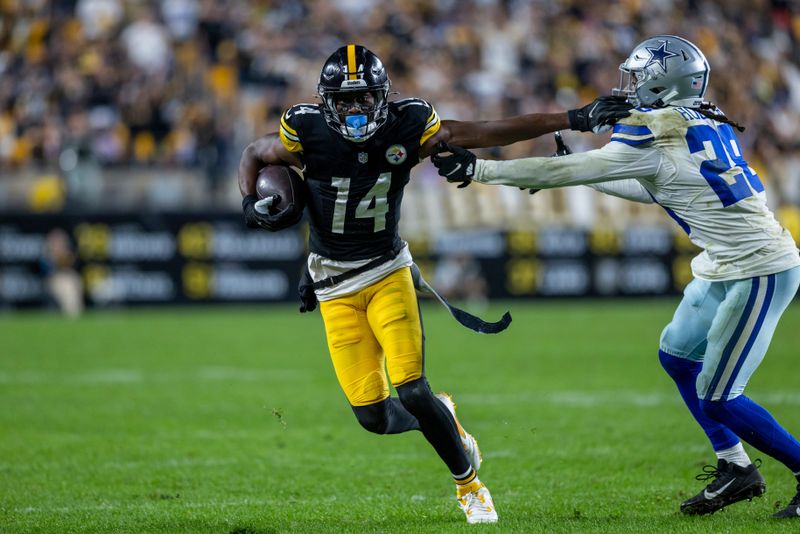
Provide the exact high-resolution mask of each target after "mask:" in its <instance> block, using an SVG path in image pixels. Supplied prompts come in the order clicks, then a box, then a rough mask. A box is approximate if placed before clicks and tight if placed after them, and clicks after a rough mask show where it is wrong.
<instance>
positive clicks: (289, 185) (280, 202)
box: [256, 165, 306, 215]
mask: <svg viewBox="0 0 800 534" xmlns="http://www.w3.org/2000/svg"><path fill="white" fill-rule="evenodd" d="M256 195H257V196H258V198H259V200H263V199H265V198H269V197H273V196H274V197H276V198H275V199H274V201H273V203H272V204H271V205H270V206H269V210H268V212H269V214H270V215H274V214H275V213H278V212H280V211H282V210H283V209H285V208H286V207H287V206H288V205H290V204H295V207H296V208H297V209H300V210H302V209H303V208H305V205H306V195H305V183H304V182H303V178H301V177H300V175H299V174H298V173H297V171H295V170H294V169H293V168H291V167H288V166H285V165H267V166H266V167H264V168H263V169H261V170H260V171H258V179H257V180H256ZM276 195H277V196H276Z"/></svg>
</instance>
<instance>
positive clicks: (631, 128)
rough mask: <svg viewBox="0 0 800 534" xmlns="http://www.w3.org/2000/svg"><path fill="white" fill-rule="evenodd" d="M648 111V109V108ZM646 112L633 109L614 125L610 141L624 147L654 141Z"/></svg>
mask: <svg viewBox="0 0 800 534" xmlns="http://www.w3.org/2000/svg"><path fill="white" fill-rule="evenodd" d="M648 111H649V108H648ZM647 118H648V117H647V112H643V111H641V110H640V109H638V108H637V109H634V110H632V111H631V114H630V115H629V116H628V117H625V118H624V119H620V121H619V122H617V123H616V124H615V125H614V129H613V130H612V134H611V140H612V141H617V142H619V143H625V144H626V145H631V146H639V145H644V144H646V143H650V142H651V141H654V140H655V135H654V134H653V131H652V130H651V129H650V126H649V122H650V121H648V120H647Z"/></svg>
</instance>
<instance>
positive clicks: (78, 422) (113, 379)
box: [0, 0, 800, 534]
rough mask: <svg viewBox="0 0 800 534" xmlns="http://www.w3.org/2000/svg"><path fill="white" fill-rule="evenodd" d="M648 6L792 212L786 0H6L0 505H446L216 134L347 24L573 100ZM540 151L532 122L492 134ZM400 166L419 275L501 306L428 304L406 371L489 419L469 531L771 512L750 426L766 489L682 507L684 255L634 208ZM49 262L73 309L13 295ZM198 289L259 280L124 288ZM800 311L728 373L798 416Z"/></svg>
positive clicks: (209, 518) (408, 516)
mask: <svg viewBox="0 0 800 534" xmlns="http://www.w3.org/2000/svg"><path fill="white" fill-rule="evenodd" d="M665 32H673V33H679V34H681V35H684V36H686V37H687V38H689V39H692V40H693V41H695V42H696V43H697V44H699V45H700V46H701V47H702V48H703V50H705V51H706V53H707V54H708V58H709V61H710V62H711V64H712V73H711V91H710V94H709V97H710V98H711V99H712V100H713V101H715V102H718V103H719V104H720V105H721V106H722V107H723V109H724V110H725V111H726V112H727V113H728V114H729V115H730V116H731V117H732V118H734V119H735V120H738V121H740V122H743V123H744V124H746V125H747V127H748V129H747V130H746V132H744V133H743V134H741V135H739V139H740V140H741V142H742V144H743V145H744V150H745V152H746V155H747V157H748V160H749V161H750V162H751V163H752V164H753V167H754V168H755V169H756V170H757V172H758V173H759V174H760V176H761V178H762V180H763V181H764V182H765V184H766V186H767V192H768V195H769V203H770V205H771V206H772V207H773V208H775V209H776V210H777V212H778V213H779V215H780V217H781V219H782V220H783V222H784V223H785V224H786V225H787V226H789V227H790V228H791V230H792V232H793V234H794V236H795V237H796V238H797V237H800V217H799V216H798V206H799V205H800V179H799V178H798V177H799V176H800V150H798V148H799V147H798V139H800V135H799V134H800V131H798V130H799V129H800V81H798V79H800V71H799V68H800V50H798V46H799V45H798V43H800V11H798V5H797V2H791V1H787V2H770V1H765V0H749V1H746V2H745V1H740V0H731V1H722V0H719V1H713V2H709V1H706V2H702V1H689V0H681V1H678V0H673V1H670V0H648V1H644V0H642V1H636V0H627V1H619V2H609V1H594V2H579V1H555V0H554V1H536V2H513V1H509V2H501V1H491V0H474V1H456V0H430V1H413V0H411V1H404V2H392V3H390V2H385V1H380V0H336V1H334V0H330V1H328V0H325V1H323V0H320V1H286V2H268V1H259V2H256V1H252V2H244V1H238V0H229V1H221V0H163V1H158V2H136V1H133V0H128V1H123V0H80V1H68V0H61V1H55V0H53V1H49V2H48V1H44V0H0V407H2V409H0V532H47V533H50V532H114V533H118V532H130V533H140V532H169V533H173V532H209V533H211V532H213V533H220V532H223V533H225V532H229V533H231V534H234V533H236V534H256V533H265V534H266V533H275V532H291V533H296V532H308V533H314V534H317V533H319V532H348V533H352V532H356V533H359V534H366V533H376V534H377V533H381V534H385V533H387V532H398V533H407V532H426V533H427V532H430V533H436V534H441V533H443V532H464V528H465V525H464V517H463V514H462V513H461V512H460V511H459V510H458V509H457V507H456V505H455V501H454V499H453V494H452V490H453V488H452V482H451V479H450V477H449V475H448V474H447V473H446V472H445V470H443V468H442V465H441V462H440V460H439V459H438V458H437V457H436V455H435V454H434V453H433V452H432V451H431V449H430V447H429V446H428V445H427V444H426V443H425V442H424V440H423V439H422V438H421V436H420V435H419V434H418V433H406V434H403V435H400V436H392V437H385V436H377V435H373V434H369V433H367V432H364V431H362V430H361V429H360V428H359V426H358V424H357V423H356V421H355V420H354V419H353V416H352V413H351V410H350V408H349V407H348V405H347V403H346V402H345V400H344V398H343V396H342V393H341V391H340V388H339V386H338V384H337V383H336V378H335V376H334V373H333V372H332V369H331V365H330V361H329V357H328V356H327V354H326V348H325V335H324V328H323V325H322V320H321V318H320V315H319V314H318V313H313V314H304V315H300V314H298V313H297V312H296V304H295V303H294V302H293V301H294V288H293V285H294V277H295V276H296V271H297V266H298V264H299V263H300V262H301V258H302V257H303V254H304V250H303V246H304V241H303V239H304V235H303V230H298V231H286V232H281V233H277V234H269V233H266V232H259V231H249V230H246V229H245V228H244V226H243V224H242V221H241V215H240V208H239V206H240V204H239V194H238V191H237V188H236V173H235V167H236V163H237V160H238V156H239V153H240V151H241V149H242V148H243V147H244V146H245V144H246V143H247V142H248V141H249V140H250V139H251V138H253V137H255V136H257V135H260V134H262V133H265V132H269V131H273V130H275V129H276V127H277V118H278V116H279V114H280V113H281V112H282V110H283V109H284V108H286V107H287V106H289V105H290V104H293V103H295V102H300V101H312V102H313V93H314V90H315V85H316V79H317V76H318V73H319V69H320V66H321V64H322V62H323V61H324V59H325V57H327V55H328V54H329V53H330V52H331V51H332V50H333V49H335V48H336V47H338V46H340V45H341V44H344V43H347V42H349V41H355V42H359V43H362V44H364V45H367V46H369V47H370V48H372V49H373V50H375V51H376V52H377V53H378V54H379V55H380V57H382V58H383V59H384V60H385V61H386V63H387V65H388V67H389V73H390V75H391V77H392V80H393V82H394V86H395V89H396V90H397V91H399V92H400V93H401V96H412V95H413V96H420V97H424V98H426V99H428V100H430V101H431V102H432V103H433V104H434V105H435V106H436V108H437V110H438V112H439V113H440V115H441V116H442V117H446V118H454V119H477V118H495V117H500V116H507V115H512V114H515V113H524V112H533V111H555V110H563V109H567V108H569V107H571V106H575V105H578V104H580V103H584V102H588V101H589V100H590V99H592V98H593V97H594V96H596V95H598V94H605V93H607V92H608V91H609V88H611V87H613V86H615V85H616V83H617V79H618V71H617V67H618V65H619V63H620V62H621V61H622V59H623V58H624V57H625V56H626V55H627V53H628V52H629V49H630V48H631V46H633V45H634V44H635V43H636V42H638V41H639V39H641V38H642V37H644V36H646V35H650V34H654V33H665ZM565 137H566V139H567V141H568V142H569V143H570V145H571V146H572V148H573V149H575V150H584V149H588V148H591V147H594V146H600V145H602V144H603V143H605V142H606V140H607V136H592V135H585V134H577V133H571V132H568V133H565ZM552 150H553V142H552V138H551V137H550V136H546V137H544V138H542V139H540V140H537V141H533V142H529V143H519V144H518V145H515V146H512V147H508V148H506V149H503V150H500V151H496V152H489V155H491V156H501V157H515V156H523V155H528V154H536V155H548V154H550V153H551V152H552ZM407 191H408V192H407V198H406V199H405V205H404V213H403V221H402V225H403V227H402V232H403V234H404V235H405V236H406V237H407V238H408V239H410V240H411V241H412V245H413V246H414V253H415V257H416V258H417V259H418V260H419V261H421V263H422V264H423V266H425V267H427V269H428V271H429V273H430V274H431V278H432V281H434V283H435V284H436V285H437V287H439V288H441V289H444V290H446V291H448V292H451V293H452V292H455V293H457V289H458V287H456V288H452V287H445V286H446V285H447V282H448V280H452V279H454V278H458V280H459V281H461V282H462V283H461V284H460V286H463V287H464V288H468V289H469V291H468V292H467V293H466V294H461V295H457V296H460V297H462V298H472V299H473V302H471V303H468V304H469V305H468V306H467V307H468V309H470V310H472V311H475V310H480V309H481V308H480V302H477V301H478V300H480V299H482V298H484V297H486V296H487V295H488V296H491V297H492V301H491V304H490V307H489V308H488V309H487V310H485V311H481V314H482V315H485V316H486V317H487V318H491V319H495V318H497V317H499V316H500V313H502V311H504V310H505V309H510V310H511V312H512V314H513V316H514V323H512V325H511V327H510V328H509V329H508V330H507V331H506V332H504V333H503V334H502V335H499V336H481V335H477V334H474V333H472V332H469V331H467V330H464V329H462V328H459V327H458V326H457V325H456V324H455V323H454V322H453V321H452V320H451V318H450V317H449V316H448V315H447V313H446V312H445V311H444V310H443V309H442V308H441V307H438V306H435V305H434V304H430V305H427V304H426V303H423V314H424V317H425V330H426V334H427V339H426V374H427V375H428V377H429V379H430V381H431V385H432V387H433V388H434V389H436V391H440V390H447V391H449V392H450V393H452V394H453V395H454V398H455V399H456V401H457V402H458V405H459V417H460V419H461V421H462V422H464V424H465V426H467V428H468V429H469V431H470V432H472V433H473V434H474V435H475V436H476V437H478V438H479V439H480V443H481V449H482V451H483V453H484V459H485V460H486V461H485V463H484V466H483V467H482V468H481V479H482V480H483V481H485V482H486V483H487V485H489V487H490V488H491V490H492V495H493V497H494V499H495V503H496V504H497V506H498V510H499V512H500V514H501V523H500V524H499V525H497V528H494V529H493V531H496V532H544V531H546V532H554V533H570V534H572V533H575V532H580V533H589V532H593V533H599V534H618V533H621V532H632V533H637V534H640V533H645V534H646V533H659V534H660V533H679V532H680V533H696V534H707V533H709V532H778V533H788V532H796V530H797V528H796V525H795V524H783V523H781V524H778V523H776V522H768V521H767V518H768V516H769V515H770V514H771V513H773V512H774V511H775V509H776V508H777V507H780V506H781V504H782V503H783V504H785V503H786V500H787V499H789V498H791V496H792V495H793V494H794V491H795V489H794V485H795V481H794V479H793V478H791V477H790V476H789V474H788V472H787V471H786V469H785V468H784V467H783V466H782V465H781V464H779V463H778V462H777V461H774V460H772V459H770V458H766V457H764V456H762V455H760V454H758V453H757V452H755V451H754V450H752V449H750V448H749V446H748V449H749V450H750V452H751V456H752V457H753V458H758V457H761V458H762V459H764V463H763V465H762V467H761V468H760V469H761V471H762V472H763V474H764V476H765V477H766V479H767V480H768V488H769V489H768V494H767V497H766V498H763V499H757V500H755V501H754V502H752V503H741V504H737V505H735V506H732V507H730V509H727V510H725V511H724V513H717V514H714V515H713V516H711V517H700V518H697V517H684V516H682V515H681V514H680V513H679V512H678V503H680V502H681V501H682V500H684V499H686V498H688V497H689V496H691V495H692V494H694V493H695V492H696V491H698V490H700V489H701V488H702V486H703V484H704V482H698V481H695V480H694V476H695V475H697V473H698V472H700V471H701V469H702V466H703V464H705V463H707V462H709V461H713V455H712V454H711V451H710V449H709V447H708V443H707V440H706V439H705V437H704V436H703V434H702V432H701V431H700V430H699V428H697V427H696V425H694V423H693V422H692V421H691V419H690V417H689V415H688V414H687V413H686V410H685V408H684V407H683V404H682V402H681V400H680V397H679V396H678V395H677V394H676V391H675V386H674V383H673V382H672V381H671V380H670V379H669V377H668V376H666V375H665V374H664V373H663V371H662V370H661V368H660V366H659V363H658V358H657V352H656V350H657V340H658V334H659V332H660V330H661V328H662V327H663V325H664V324H666V323H667V322H668V321H669V318H670V317H671V315H672V313H673V311H674V308H675V305H676V304H677V294H676V293H677V291H678V289H679V288H680V286H681V285H682V284H683V283H685V281H686V278H687V276H688V258H689V257H690V256H691V255H692V254H693V253H694V252H695V251H694V249H693V248H692V247H691V246H690V245H689V244H688V243H687V241H686V239H685V237H684V236H683V235H682V234H681V233H680V229H679V228H678V227H677V225H675V224H674V223H672V221H670V220H669V219H668V218H667V217H666V216H665V215H664V214H663V213H662V212H661V211H660V209H659V208H657V207H655V206H638V205H635V204H626V203H625V202H623V201H620V200H618V199H615V198H611V197H604V196H602V195H599V194H595V193H594V192H593V191H591V190H588V189H586V188H574V189H571V190H562V191H549V192H541V193H539V194H536V195H533V196H529V195H528V194H527V193H525V192H523V191H517V190H514V189H511V188H487V187H483V188H480V187H478V186H470V187H469V188H466V189H463V190H457V189H455V187H453V186H450V185H448V184H445V183H443V181H442V180H441V179H440V178H439V177H438V176H437V175H436V173H435V170H434V169H433V168H432V167H431V166H430V165H429V164H428V163H424V164H422V165H420V166H418V167H417V169H416V170H415V173H414V175H413V179H412V182H411V184H410V185H409V187H408V190H407ZM58 228H61V229H63V230H65V233H60V232H59V231H58V230H57V229H58ZM54 230H55V231H54ZM65 239H66V241H65ZM68 242H71V247H72V249H73V251H74V257H73V256H72V254H71V253H70V252H69V250H68V249H69V247H68V246H65V243H68ZM439 260H443V261H439ZM476 266H477V267H479V268H480V269H479V271H480V276H476ZM54 267H60V268H65V269H71V268H74V269H75V271H76V273H77V275H76V276H77V278H78V279H81V280H83V281H84V282H85V287H86V291H87V300H88V304H89V306H92V307H94V308H95V310H94V311H92V312H90V313H87V314H85V315H84V316H83V317H82V318H81V319H80V320H65V319H64V318H63V317H61V316H59V315H57V314H55V313H40V312H38V311H32V312H28V311H18V309H19V308H23V307H41V306H42V305H48V306H50V307H54V306H53V304H52V303H50V302H49V297H48V296H47V295H46V289H47V288H48V287H50V285H49V282H48V279H49V278H50V276H48V275H52V273H53V268H54ZM453 272H455V273H458V275H457V276H455V275H452V274H448V273H453ZM73 281H74V280H73ZM660 294H670V295H672V297H667V298H653V299H650V298H636V299H634V298H628V299H625V300H619V299H613V300H612V299H600V298H593V299H587V300H562V301H554V300H553V299H550V298H549V297H556V296H559V295H561V296H564V295H573V296H575V295H596V296H598V295H606V296H620V295H645V296H653V295H660ZM504 296H508V297H512V296H516V297H519V298H517V300H515V301H514V302H507V301H501V302H497V301H495V300H494V299H495V298H498V297H504ZM527 297H535V298H527ZM542 297H548V299H547V300H545V299H544V298H542ZM283 300H286V301H288V302H290V303H287V304H277V303H276V304H266V305H262V304H261V303H264V302H272V301H283ZM218 301H232V302H251V303H257V304H256V305H237V306H191V307H189V306H181V307H171V306H140V307H136V308H135V309H130V308H129V307H128V305H129V304H130V305H132V304H140V303H144V304H155V303H159V302H161V303H175V302H181V303H189V302H201V303H202V302H218ZM101 308H102V309H101ZM69 309H70V308H68V311H69ZM798 326H800V306H798V305H797V304H795V305H793V306H790V307H789V309H788V310H787V311H786V313H785V314H784V317H783V318H782V320H781V324H780V325H779V328H778V331H777V332H776V335H775V338H774V339H773V342H772V344H771V347H770V351H769V354H768V357H767V358H766V359H765V361H764V362H763V364H762V365H761V366H760V368H759V370H758V373H756V376H754V377H753V380H752V382H751V384H750V385H749V386H748V394H749V395H751V396H752V398H753V399H756V400H758V401H759V402H762V401H763V402H764V404H765V406H767V407H768V408H769V409H770V411H771V412H772V413H773V414H774V415H775V416H776V418H777V419H778V420H779V421H781V422H782V423H785V424H786V427H787V428H788V429H789V430H790V431H792V432H794V433H795V434H797V429H798V428H800V418H799V417H800V416H799V415H798V414H800V410H798V406H800V395H799V394H798V374H797V373H796V372H795V369H796V367H797V347H798V332H800V328H798Z"/></svg>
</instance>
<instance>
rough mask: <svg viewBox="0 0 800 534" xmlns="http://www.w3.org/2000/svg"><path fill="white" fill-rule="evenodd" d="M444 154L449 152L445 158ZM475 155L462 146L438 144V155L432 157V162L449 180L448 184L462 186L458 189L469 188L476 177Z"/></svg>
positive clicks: (442, 142)
mask: <svg viewBox="0 0 800 534" xmlns="http://www.w3.org/2000/svg"><path fill="white" fill-rule="evenodd" d="M443 152H449V153H450V154H449V155H447V156H443V155H442V153H443ZM476 160H477V158H476V157H475V154H473V153H472V152H470V151H469V150H467V149H466V148H461V147H460V146H454V145H448V144H447V143H445V142H444V141H439V142H438V143H437V144H436V153H435V154H434V155H433V156H431V161H432V162H433V164H434V165H436V168H437V169H439V174H440V175H441V176H444V177H445V178H447V181H448V182H451V183H458V184H460V185H459V186H458V187H459V188H462V187H467V186H468V185H469V184H470V183H471V182H472V177H473V176H475V161H476Z"/></svg>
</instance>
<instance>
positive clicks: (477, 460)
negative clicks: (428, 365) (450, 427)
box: [436, 393, 483, 471]
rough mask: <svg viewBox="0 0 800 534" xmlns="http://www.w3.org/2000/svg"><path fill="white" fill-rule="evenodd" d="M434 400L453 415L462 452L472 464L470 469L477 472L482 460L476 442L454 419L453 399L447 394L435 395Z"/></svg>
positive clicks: (455, 418) (456, 418)
mask: <svg viewBox="0 0 800 534" xmlns="http://www.w3.org/2000/svg"><path fill="white" fill-rule="evenodd" d="M436 398H437V399H439V400H440V401H442V404H444V406H445V408H447V409H448V410H449V411H450V413H451V414H453V419H454V420H455V422H456V428H458V435H459V436H461V445H463V446H464V452H465V453H466V454H467V459H468V460H469V463H470V464H472V468H473V469H474V470H475V471H477V470H478V469H480V467H481V462H482V461H483V458H482V457H481V450H480V449H479V448H478V442H477V441H476V440H475V438H474V437H473V436H472V434H470V433H469V432H467V431H466V430H464V427H463V426H461V423H459V422H458V417H456V404H455V403H454V402H453V398H452V397H451V396H450V395H448V394H447V393H437V394H436Z"/></svg>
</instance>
